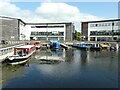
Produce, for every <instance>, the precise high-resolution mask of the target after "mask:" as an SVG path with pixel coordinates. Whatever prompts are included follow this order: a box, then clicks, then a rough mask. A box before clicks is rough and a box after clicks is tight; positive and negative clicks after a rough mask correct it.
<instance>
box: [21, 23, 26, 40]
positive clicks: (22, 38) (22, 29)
mask: <svg viewBox="0 0 120 90" xmlns="http://www.w3.org/2000/svg"><path fill="white" fill-rule="evenodd" d="M19 30H20V33H19V34H20V40H25V39H26V27H25V24H24V23H23V22H21V21H20V22H19Z"/></svg>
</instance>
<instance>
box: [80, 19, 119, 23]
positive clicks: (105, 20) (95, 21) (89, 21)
mask: <svg viewBox="0 0 120 90" xmlns="http://www.w3.org/2000/svg"><path fill="white" fill-rule="evenodd" d="M111 21H120V19H111V20H99V21H85V22H82V23H97V22H111Z"/></svg>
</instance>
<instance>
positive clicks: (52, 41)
mask: <svg viewBox="0 0 120 90" xmlns="http://www.w3.org/2000/svg"><path fill="white" fill-rule="evenodd" d="M50 42H59V41H58V40H50Z"/></svg>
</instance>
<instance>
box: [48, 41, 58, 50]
mask: <svg viewBox="0 0 120 90" xmlns="http://www.w3.org/2000/svg"><path fill="white" fill-rule="evenodd" d="M50 48H51V49H59V48H60V42H59V41H55V40H51V41H50Z"/></svg>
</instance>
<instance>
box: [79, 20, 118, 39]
mask: <svg viewBox="0 0 120 90" xmlns="http://www.w3.org/2000/svg"><path fill="white" fill-rule="evenodd" d="M81 26H82V27H81V31H82V35H83V36H84V38H85V39H84V40H88V41H120V19H114V20H102V21H90V22H82V23H81Z"/></svg>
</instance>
